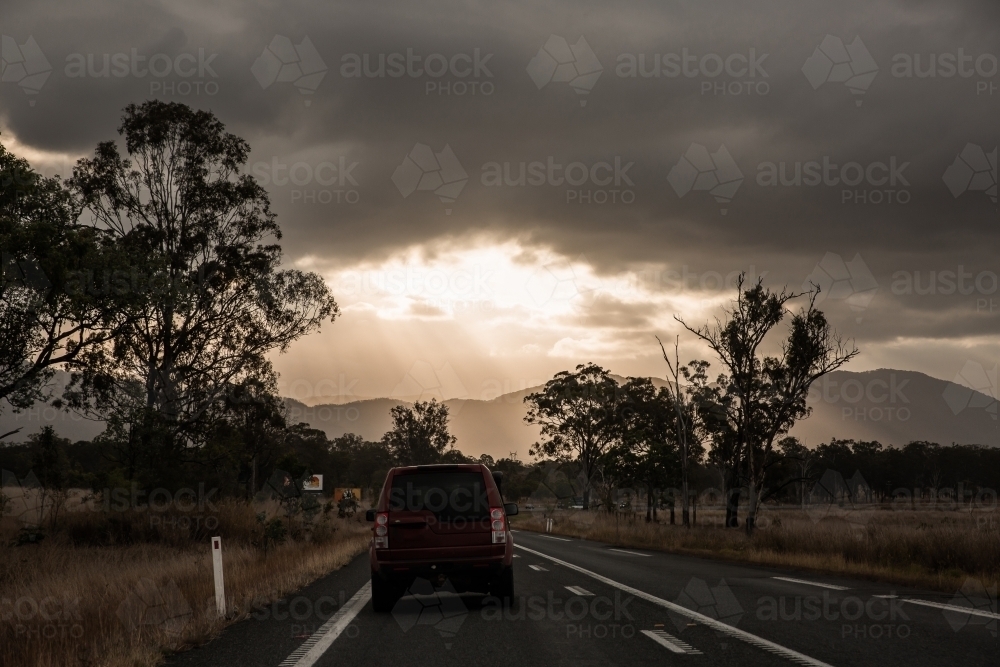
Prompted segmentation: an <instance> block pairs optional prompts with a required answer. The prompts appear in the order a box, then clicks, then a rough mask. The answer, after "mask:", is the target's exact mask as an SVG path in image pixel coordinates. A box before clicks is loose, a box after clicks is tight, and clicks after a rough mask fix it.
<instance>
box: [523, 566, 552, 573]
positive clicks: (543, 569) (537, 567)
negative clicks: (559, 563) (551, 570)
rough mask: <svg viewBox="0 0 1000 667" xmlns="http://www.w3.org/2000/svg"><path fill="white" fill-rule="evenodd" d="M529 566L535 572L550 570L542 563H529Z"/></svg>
mask: <svg viewBox="0 0 1000 667" xmlns="http://www.w3.org/2000/svg"><path fill="white" fill-rule="evenodd" d="M528 567H530V568H531V569H532V570H534V571H535V572H548V570H546V569H545V568H544V567H542V566H541V565H529V566H528Z"/></svg>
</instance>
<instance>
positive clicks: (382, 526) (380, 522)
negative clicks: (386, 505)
mask: <svg viewBox="0 0 1000 667" xmlns="http://www.w3.org/2000/svg"><path fill="white" fill-rule="evenodd" d="M388 524H389V513H388V512H379V513H378V514H376V515H375V548H376V549H388V548H389V526H388Z"/></svg>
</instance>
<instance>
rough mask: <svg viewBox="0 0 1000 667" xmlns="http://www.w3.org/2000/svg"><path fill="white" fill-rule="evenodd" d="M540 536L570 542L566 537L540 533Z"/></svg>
mask: <svg viewBox="0 0 1000 667" xmlns="http://www.w3.org/2000/svg"><path fill="white" fill-rule="evenodd" d="M539 537H547V538H549V539H550V540H559V541H560V542H569V541H570V540H567V539H566V538H565V537H555V536H554V535H539Z"/></svg>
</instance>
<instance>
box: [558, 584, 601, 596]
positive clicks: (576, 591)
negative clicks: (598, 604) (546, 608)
mask: <svg viewBox="0 0 1000 667" xmlns="http://www.w3.org/2000/svg"><path fill="white" fill-rule="evenodd" d="M563 588H565V589H566V590H568V591H569V592H570V593H572V594H573V595H579V596H581V597H588V596H593V595H594V594H593V593H591V592H590V591H588V590H587V589H586V588H581V587H580V586H564V587H563Z"/></svg>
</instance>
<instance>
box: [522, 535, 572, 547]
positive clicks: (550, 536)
mask: <svg viewBox="0 0 1000 667" xmlns="http://www.w3.org/2000/svg"><path fill="white" fill-rule="evenodd" d="M539 537H547V538H549V539H550V540H559V541H560V542H569V540H567V539H566V538H565V537H553V536H552V535H539ZM515 546H516V545H515Z"/></svg>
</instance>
